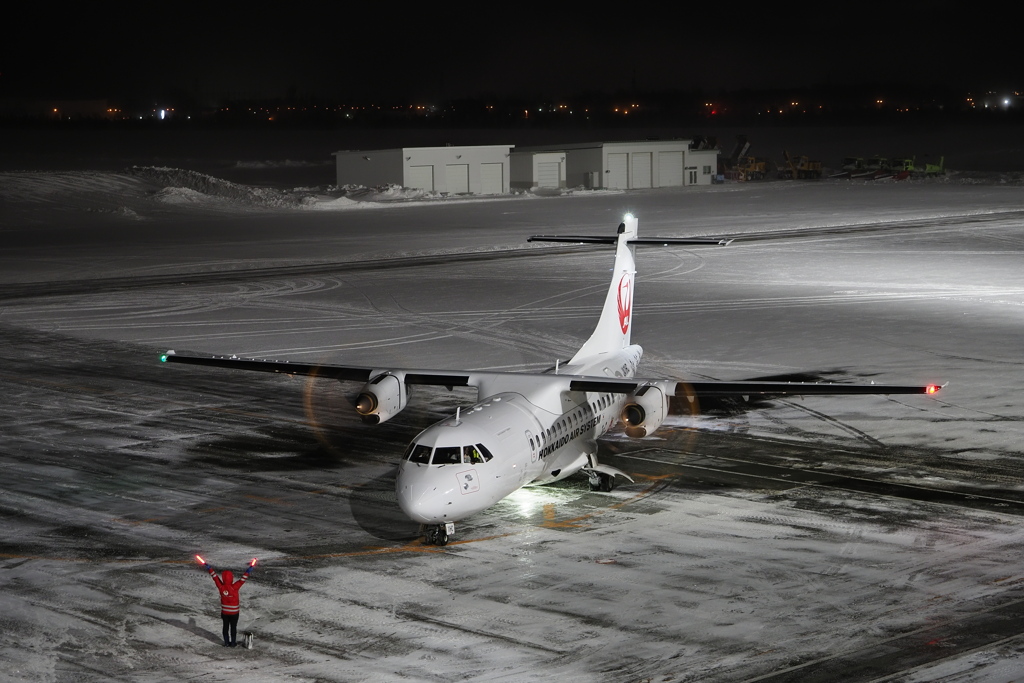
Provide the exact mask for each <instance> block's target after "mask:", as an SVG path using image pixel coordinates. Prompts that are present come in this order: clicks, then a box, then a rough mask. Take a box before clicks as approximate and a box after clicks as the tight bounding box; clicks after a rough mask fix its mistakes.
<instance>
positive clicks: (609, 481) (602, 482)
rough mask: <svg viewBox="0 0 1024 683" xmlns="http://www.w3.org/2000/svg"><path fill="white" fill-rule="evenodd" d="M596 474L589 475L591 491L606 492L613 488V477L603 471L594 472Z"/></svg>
mask: <svg viewBox="0 0 1024 683" xmlns="http://www.w3.org/2000/svg"><path fill="white" fill-rule="evenodd" d="M594 474H596V475H597V476H596V477H595V476H594V475H591V477H590V490H591V491H604V492H608V491H611V490H612V489H614V488H615V477H614V476H612V475H610V474H605V473H604V472H595V473H594Z"/></svg>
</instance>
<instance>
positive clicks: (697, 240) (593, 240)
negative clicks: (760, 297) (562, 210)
mask: <svg viewBox="0 0 1024 683" xmlns="http://www.w3.org/2000/svg"><path fill="white" fill-rule="evenodd" d="M527 241H528V242H567V243H569V244H615V243H616V242H617V241H618V236H617V235H534V236H533V237H530V238H529V239H528V240H527ZM730 242H732V238H731V237H635V238H633V239H631V240H627V244H660V245H663V246H664V245H669V244H710V245H716V246H722V247H724V246H725V245H727V244H729V243H730Z"/></svg>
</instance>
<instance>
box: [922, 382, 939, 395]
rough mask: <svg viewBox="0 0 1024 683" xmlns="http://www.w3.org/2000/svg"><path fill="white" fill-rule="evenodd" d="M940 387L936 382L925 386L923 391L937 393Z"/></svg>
mask: <svg viewBox="0 0 1024 683" xmlns="http://www.w3.org/2000/svg"><path fill="white" fill-rule="evenodd" d="M941 388H942V387H940V386H939V385H938V384H929V385H928V386H927V387H926V388H925V390H924V393H926V394H937V393H939V389H941Z"/></svg>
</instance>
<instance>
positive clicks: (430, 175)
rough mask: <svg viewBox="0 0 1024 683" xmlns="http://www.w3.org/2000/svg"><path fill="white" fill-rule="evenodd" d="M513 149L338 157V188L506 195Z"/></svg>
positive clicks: (375, 152)
mask: <svg viewBox="0 0 1024 683" xmlns="http://www.w3.org/2000/svg"><path fill="white" fill-rule="evenodd" d="M513 147H514V145H478V146H463V147H402V148H399V149H375V150H355V151H352V150H345V151H340V152H335V153H334V158H335V164H336V167H337V179H338V180H337V182H338V185H339V186H340V185H364V186H368V187H373V186H376V185H391V184H394V185H401V186H402V187H408V188H414V189H420V190H426V191H427V192H439V193H447V194H507V193H508V192H509V187H510V186H509V178H510V175H509V168H510V164H509V155H510V153H511V151H512V148H513Z"/></svg>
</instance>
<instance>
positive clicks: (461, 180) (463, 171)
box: [444, 164, 469, 194]
mask: <svg viewBox="0 0 1024 683" xmlns="http://www.w3.org/2000/svg"><path fill="white" fill-rule="evenodd" d="M444 178H445V181H446V184H447V185H448V194H466V193H468V192H469V164H448V165H447V166H445V167H444Z"/></svg>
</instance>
